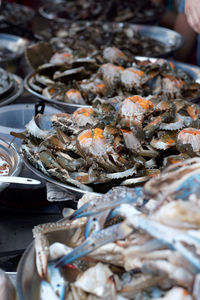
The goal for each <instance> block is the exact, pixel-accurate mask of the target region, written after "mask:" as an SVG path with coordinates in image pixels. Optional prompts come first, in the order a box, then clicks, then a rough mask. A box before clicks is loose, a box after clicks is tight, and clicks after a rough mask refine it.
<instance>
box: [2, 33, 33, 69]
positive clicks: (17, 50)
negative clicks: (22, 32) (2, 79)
mask: <svg viewBox="0 0 200 300" xmlns="http://www.w3.org/2000/svg"><path fill="white" fill-rule="evenodd" d="M28 44H29V41H28V40H26V39H24V38H21V37H19V36H16V35H12V34H7V33H0V48H5V49H7V50H8V51H11V52H13V53H12V55H10V56H8V57H5V58H0V66H3V67H4V66H5V65H6V64H7V63H9V62H13V61H16V60H17V59H19V58H20V57H21V56H22V55H23V53H24V50H25V48H26V47H27V45H28Z"/></svg>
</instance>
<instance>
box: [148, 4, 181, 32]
mask: <svg viewBox="0 0 200 300" xmlns="http://www.w3.org/2000/svg"><path fill="white" fill-rule="evenodd" d="M151 1H152V2H153V3H154V4H157V5H162V6H164V7H165V12H164V14H163V15H162V17H161V19H160V21H159V25H160V26H163V27H167V28H170V29H173V27H174V24H175V21H176V16H177V0H176V1H174V0H151Z"/></svg>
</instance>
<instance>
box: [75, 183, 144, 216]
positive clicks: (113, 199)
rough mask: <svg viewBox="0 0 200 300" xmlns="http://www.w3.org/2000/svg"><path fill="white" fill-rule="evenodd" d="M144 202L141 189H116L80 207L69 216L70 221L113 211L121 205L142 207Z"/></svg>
mask: <svg viewBox="0 0 200 300" xmlns="http://www.w3.org/2000/svg"><path fill="white" fill-rule="evenodd" d="M143 200H144V194H143V188H142V187H136V188H124V187H122V188H121V187H117V188H113V189H112V190H111V191H109V192H108V193H106V194H105V195H103V196H101V197H99V196H97V197H94V198H93V199H92V200H91V201H89V202H87V203H85V204H84V205H82V206H81V207H80V208H79V209H77V210H76V211H75V212H74V213H73V214H72V215H71V216H70V219H71V220H74V219H78V218H81V217H89V216H94V215H97V214H99V213H100V212H102V211H106V210H108V209H110V210H111V209H113V208H115V207H117V206H119V205H120V204H122V203H136V204H138V205H142V203H143Z"/></svg>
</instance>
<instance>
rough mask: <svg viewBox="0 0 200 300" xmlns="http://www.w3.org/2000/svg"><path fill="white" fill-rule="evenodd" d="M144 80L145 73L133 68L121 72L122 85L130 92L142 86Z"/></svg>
mask: <svg viewBox="0 0 200 300" xmlns="http://www.w3.org/2000/svg"><path fill="white" fill-rule="evenodd" d="M144 78H145V73H144V72H143V71H141V70H138V69H136V68H133V67H132V68H127V69H125V70H124V71H121V83H122V85H123V86H124V87H125V88H127V89H128V90H132V89H133V88H137V87H139V86H141V85H142V84H143V80H144Z"/></svg>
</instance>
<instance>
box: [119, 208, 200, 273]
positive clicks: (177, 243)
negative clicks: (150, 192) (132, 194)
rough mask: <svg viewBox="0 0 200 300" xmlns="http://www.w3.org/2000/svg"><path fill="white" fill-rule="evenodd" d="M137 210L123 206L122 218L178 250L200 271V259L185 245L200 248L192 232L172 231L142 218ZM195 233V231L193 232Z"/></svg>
mask: <svg viewBox="0 0 200 300" xmlns="http://www.w3.org/2000/svg"><path fill="white" fill-rule="evenodd" d="M136 211H137V210H136V209H135V208H134V207H132V206H130V205H128V204H123V205H121V208H119V212H120V214H121V215H122V216H125V217H126V218H127V223H128V224H130V225H132V226H133V227H134V228H136V229H143V230H144V231H146V232H147V233H149V234H150V235H151V236H153V237H155V238H157V239H159V240H161V241H163V242H164V243H166V244H168V245H169V246H170V247H173V248H174V249H176V250H178V251H179V252H180V253H181V254H182V255H183V256H184V257H185V258H186V259H187V260H188V261H189V262H190V263H191V264H192V265H193V266H194V267H195V268H196V270H198V271H199V270H200V258H198V257H195V255H194V254H193V253H192V251H191V250H190V249H187V248H186V246H184V245H183V244H182V243H181V241H182V242H183V243H187V244H189V245H191V244H192V245H195V246H198V247H199V246H200V240H199V239H198V238H197V237H196V236H192V234H191V233H190V231H181V230H177V229H172V228H170V227H168V226H166V225H162V224H160V223H158V222H155V221H152V220H150V219H147V218H146V217H144V216H142V215H141V213H140V212H139V211H138V214H136ZM192 232H193V231H192Z"/></svg>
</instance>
